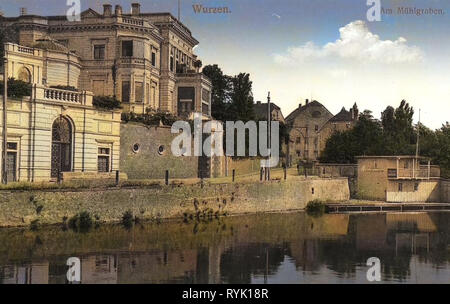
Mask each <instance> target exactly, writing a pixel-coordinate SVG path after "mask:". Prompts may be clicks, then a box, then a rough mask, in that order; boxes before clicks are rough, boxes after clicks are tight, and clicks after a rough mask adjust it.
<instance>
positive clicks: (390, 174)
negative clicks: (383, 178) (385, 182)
mask: <svg viewBox="0 0 450 304" xmlns="http://www.w3.org/2000/svg"><path fill="white" fill-rule="evenodd" d="M387 174H388V178H396V177H397V169H388V170H387Z"/></svg>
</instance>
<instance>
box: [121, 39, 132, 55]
mask: <svg viewBox="0 0 450 304" xmlns="http://www.w3.org/2000/svg"><path fill="white" fill-rule="evenodd" d="M122 57H133V41H132V40H127V41H122Z"/></svg>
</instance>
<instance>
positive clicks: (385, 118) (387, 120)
mask: <svg viewBox="0 0 450 304" xmlns="http://www.w3.org/2000/svg"><path fill="white" fill-rule="evenodd" d="M413 115H414V109H413V108H412V107H410V106H409V104H408V103H407V102H406V101H405V100H402V101H401V102H400V105H399V106H398V107H397V108H396V109H394V108H393V107H391V106H388V107H387V108H386V109H385V110H384V111H383V112H382V113H381V123H382V125H383V134H384V137H385V153H386V154H390V155H401V154H413V153H414V151H415V150H414V145H415V143H416V135H415V132H414V126H413Z"/></svg>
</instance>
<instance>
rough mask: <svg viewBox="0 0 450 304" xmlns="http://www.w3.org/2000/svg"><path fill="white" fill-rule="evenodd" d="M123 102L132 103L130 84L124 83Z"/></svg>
mask: <svg viewBox="0 0 450 304" xmlns="http://www.w3.org/2000/svg"><path fill="white" fill-rule="evenodd" d="M122 102H130V82H129V81H122Z"/></svg>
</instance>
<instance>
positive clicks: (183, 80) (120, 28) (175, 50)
mask: <svg viewBox="0 0 450 304" xmlns="http://www.w3.org/2000/svg"><path fill="white" fill-rule="evenodd" d="M103 7H104V9H103V13H98V12H96V11H94V10H92V9H88V10H86V11H84V12H82V13H81V16H80V17H81V20H80V21H69V20H67V17H66V16H35V15H21V16H19V17H0V23H1V26H2V28H4V29H8V30H9V31H10V32H14V33H15V34H14V35H12V36H14V37H15V38H16V41H13V42H15V43H17V44H20V45H23V46H27V47H38V46H39V44H40V43H42V41H48V40H52V41H54V42H56V43H58V44H59V45H61V46H62V47H65V48H66V49H67V50H69V52H68V53H67V56H68V57H70V56H77V57H78V58H79V61H78V67H77V68H78V69H79V71H80V74H79V76H77V77H74V74H73V68H72V69H71V66H70V64H69V65H68V64H65V63H63V62H60V63H59V64H58V67H57V70H49V73H47V77H42V84H43V85H54V84H55V83H57V82H58V83H59V80H60V79H61V77H66V78H65V79H66V81H67V85H75V84H77V86H76V87H77V88H78V89H80V90H86V91H91V92H93V94H94V95H105V96H116V97H117V98H118V99H119V100H120V101H121V102H122V107H123V110H124V111H132V112H135V113H145V112H146V111H149V110H161V111H166V112H170V113H172V114H176V115H179V116H189V115H191V113H192V112H194V111H195V112H201V113H203V114H204V115H205V116H206V117H209V116H210V114H211V82H210V80H209V79H208V78H207V77H205V76H204V75H203V74H201V73H199V68H200V66H201V61H200V60H198V59H197V56H196V55H195V54H194V52H193V49H194V47H195V46H196V45H197V44H198V41H197V40H196V39H195V38H194V37H193V36H192V34H191V31H190V30H189V29H188V28H187V27H186V26H185V25H183V24H182V23H181V22H180V21H178V20H177V19H176V18H175V17H173V16H172V15H171V14H170V13H142V12H141V10H140V4H139V3H133V4H132V8H131V11H130V12H129V13H126V12H124V11H123V9H122V7H121V6H120V5H116V6H115V8H114V10H113V7H112V5H110V4H104V6H103ZM47 68H48V66H47V65H46V64H45V65H44V66H43V69H47ZM55 68H56V66H55ZM43 72H44V71H42V70H41V71H40V73H43ZM62 74H64V75H62ZM66 74H67V76H65V75H66ZM75 78H76V79H75Z"/></svg>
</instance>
